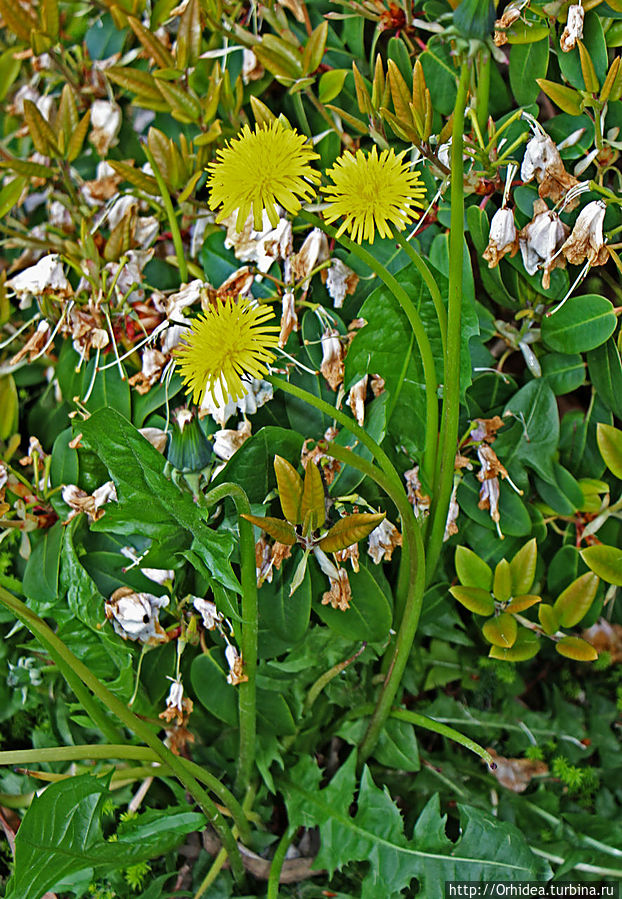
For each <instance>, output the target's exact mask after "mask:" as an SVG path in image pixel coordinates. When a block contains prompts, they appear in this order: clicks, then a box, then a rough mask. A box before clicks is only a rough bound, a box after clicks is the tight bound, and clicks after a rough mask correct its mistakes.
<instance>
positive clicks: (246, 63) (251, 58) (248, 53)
mask: <svg viewBox="0 0 622 899" xmlns="http://www.w3.org/2000/svg"><path fill="white" fill-rule="evenodd" d="M263 74H264V67H263V66H262V64H261V63H260V62H259V60H258V59H257V57H256V56H255V54H254V53H253V51H252V50H250V49H249V48H248V47H244V50H243V52H242V81H243V82H244V84H249V83H250V82H251V81H259V79H260V78H263Z"/></svg>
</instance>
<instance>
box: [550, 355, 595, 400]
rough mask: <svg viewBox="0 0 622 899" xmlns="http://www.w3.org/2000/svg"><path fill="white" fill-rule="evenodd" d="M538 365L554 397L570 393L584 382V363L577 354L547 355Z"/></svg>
mask: <svg viewBox="0 0 622 899" xmlns="http://www.w3.org/2000/svg"><path fill="white" fill-rule="evenodd" d="M540 364H541V366H542V377H543V378H546V380H547V381H548V383H549V385H550V388H551V390H552V391H553V393H554V394H555V396H562V395H563V394H565V393H572V391H573V390H576V389H577V387H580V386H581V385H582V384H583V383H584V381H585V363H584V361H583V359H582V358H581V356H579V354H578V353H571V354H568V353H547V354H546V355H545V356H543V357H542V359H541V362H540Z"/></svg>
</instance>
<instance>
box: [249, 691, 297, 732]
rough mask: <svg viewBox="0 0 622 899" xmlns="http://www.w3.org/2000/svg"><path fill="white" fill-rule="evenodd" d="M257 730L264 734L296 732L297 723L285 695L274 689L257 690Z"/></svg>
mask: <svg viewBox="0 0 622 899" xmlns="http://www.w3.org/2000/svg"><path fill="white" fill-rule="evenodd" d="M257 730H258V731H259V733H263V734H274V735H275V736H284V735H285V734H295V733H296V725H295V724H294V719H293V718H292V713H291V711H290V709H289V706H288V704H287V702H286V701H285V699H284V698H283V696H282V695H281V694H280V693H277V692H275V691H274V690H260V689H258V690H257Z"/></svg>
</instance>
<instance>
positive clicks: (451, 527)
mask: <svg viewBox="0 0 622 899" xmlns="http://www.w3.org/2000/svg"><path fill="white" fill-rule="evenodd" d="M460 481H461V478H460V477H455V478H454V485H453V487H452V491H451V497H450V498H449V510H448V512H447V521H446V522H445V533H444V534H443V543H444V542H445V541H447V540H449V538H450V537H452V536H453V535H454V534H457V533H458V525H457V524H456V521H457V520H458V515H459V514H460V506H459V505H458V500H457V499H456V496H457V494H458V487H459V486H460Z"/></svg>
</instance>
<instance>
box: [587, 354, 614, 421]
mask: <svg viewBox="0 0 622 899" xmlns="http://www.w3.org/2000/svg"><path fill="white" fill-rule="evenodd" d="M587 365H588V369H589V372H590V378H591V380H592V384H593V386H594V389H595V390H596V391H597V392H598V394H599V396H600V398H601V400H602V402H603V403H604V404H605V406H607V408H608V409H611V411H612V412H613V414H614V415H615V416H616V417H617V418H622V362H621V361H620V353H619V351H618V347H617V346H616V342H615V340H614V338H613V337H610V338H609V340H608V341H607V342H606V343H603V344H602V345H601V346H599V347H597V348H596V349H595V350H592V351H591V352H589V353H588V354H587Z"/></svg>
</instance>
